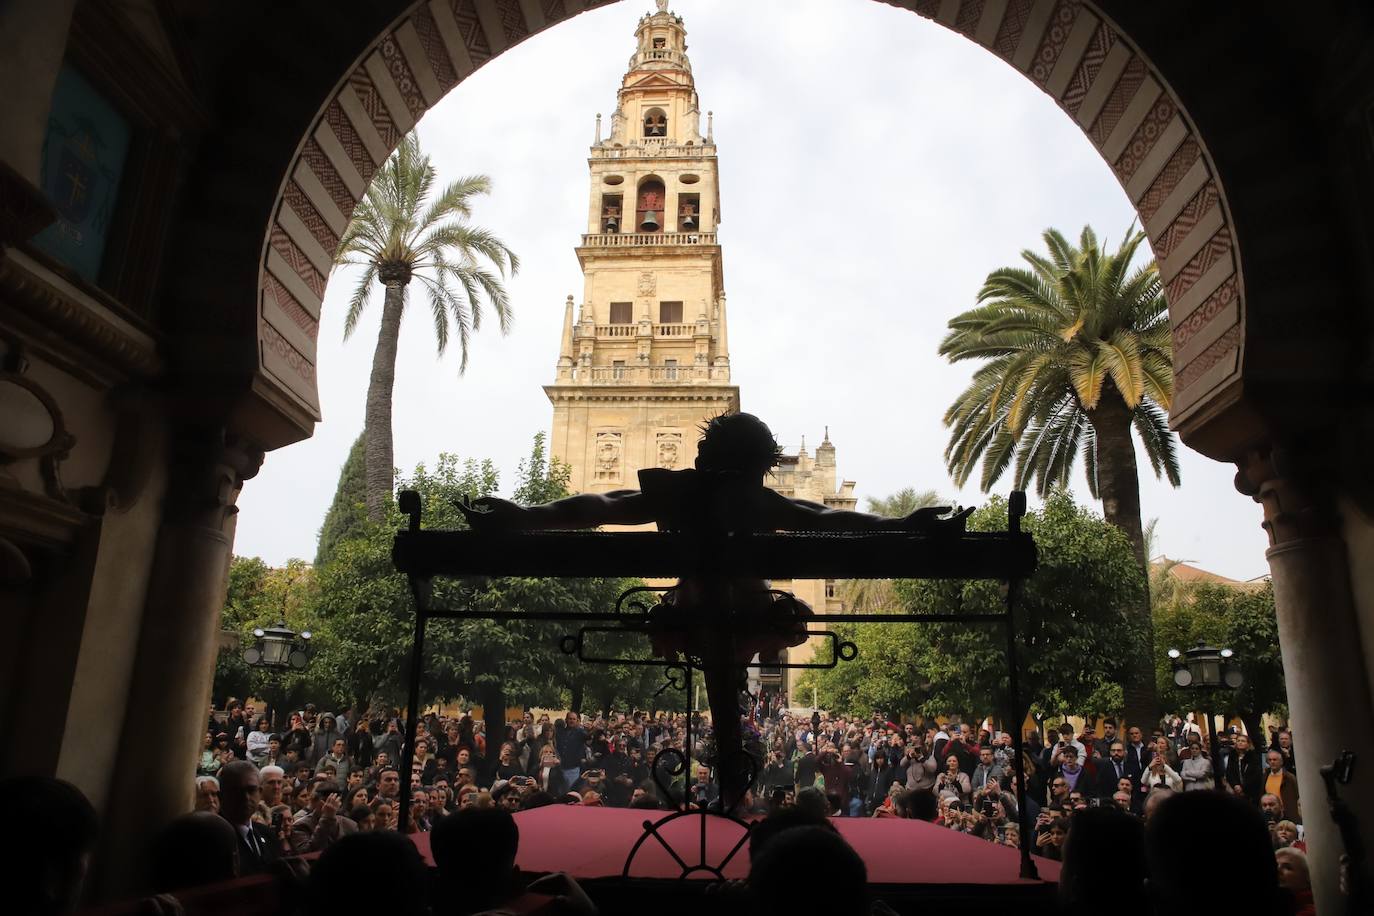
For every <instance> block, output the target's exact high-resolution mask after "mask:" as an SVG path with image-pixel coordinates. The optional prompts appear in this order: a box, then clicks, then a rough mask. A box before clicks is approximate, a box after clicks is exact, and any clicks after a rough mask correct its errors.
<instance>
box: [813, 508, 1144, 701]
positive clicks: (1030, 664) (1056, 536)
mask: <svg viewBox="0 0 1374 916" xmlns="http://www.w3.org/2000/svg"><path fill="white" fill-rule="evenodd" d="M1006 524H1007V504H1006V502H1005V500H1002V499H1000V498H996V497H994V498H993V499H992V500H990V501H989V503H988V505H986V506H984V507H983V508H981V509H979V510H978V511H977V512H975V513H974V514H973V515H972V516H971V517H970V519H969V528H970V530H973V531H996V530H1005V528H1006ZM1023 524H1024V527H1025V528H1026V530H1028V531H1030V532H1031V534H1032V535H1033V536H1034V537H1035V540H1036V544H1037V546H1038V548H1039V551H1040V567H1039V569H1037V570H1036V573H1035V575H1034V576H1032V577H1031V578H1030V579H1029V580H1028V581H1027V582H1026V584H1025V587H1024V590H1023V593H1022V595H1021V599H1020V603H1019V604H1020V612H1019V615H1018V617H1019V619H1018V633H1019V637H1020V638H1019V645H1020V671H1021V694H1022V699H1023V703H1024V704H1025V705H1026V707H1027V709H1034V710H1038V711H1040V712H1045V713H1061V712H1071V713H1075V714H1082V713H1096V712H1103V713H1105V712H1116V711H1118V710H1119V709H1120V707H1121V704H1122V695H1121V687H1120V685H1119V683H1117V681H1118V678H1119V675H1120V669H1121V663H1122V655H1123V653H1125V652H1128V651H1130V647H1131V645H1132V643H1131V641H1130V627H1131V625H1132V624H1131V621H1130V618H1129V616H1128V615H1127V614H1126V613H1124V612H1123V611H1122V610H1121V608H1123V607H1126V606H1128V605H1129V602H1130V601H1132V600H1136V599H1138V598H1139V589H1140V585H1139V584H1138V583H1139V581H1140V580H1139V577H1138V576H1136V575H1135V574H1134V570H1135V560H1134V556H1133V553H1132V551H1131V547H1130V544H1129V543H1128V542H1127V540H1126V538H1125V536H1124V535H1123V534H1122V533H1121V531H1120V530H1118V529H1117V528H1115V527H1113V526H1111V525H1109V524H1107V523H1106V522H1105V521H1103V520H1102V518H1101V517H1100V516H1098V515H1096V514H1095V513H1093V512H1092V511H1090V510H1088V509H1086V508H1084V507H1082V506H1079V505H1077V504H1076V503H1074V501H1073V498H1072V497H1071V496H1070V495H1069V494H1068V493H1067V492H1065V491H1062V490H1056V491H1053V492H1052V493H1051V494H1050V496H1049V497H1048V498H1047V499H1046V500H1045V503H1044V505H1043V506H1042V507H1041V508H1040V509H1039V510H1037V511H1034V512H1031V513H1029V514H1028V515H1027V516H1026V518H1025V520H1024V522H1023ZM895 593H896V596H897V598H898V600H899V601H900V604H901V608H900V609H901V610H903V611H910V612H912V613H947V612H951V611H960V612H964V613H990V612H995V611H997V610H999V609H1001V607H1002V602H1003V597H1002V591H1001V586H1000V584H999V583H996V582H983V581H943V580H899V581H898V582H897V583H896V587H895ZM836 629H837V631H839V632H840V633H841V636H842V637H843V638H848V639H853V640H854V641H855V643H856V644H857V645H858V647H859V654H858V657H857V658H856V659H854V660H853V661H850V662H842V663H840V665H839V666H837V667H836V668H834V669H831V670H828V671H814V672H807V675H806V676H805V677H803V679H802V682H801V695H802V696H803V697H807V694H808V692H809V691H810V689H811V687H813V686H814V687H815V688H816V691H817V696H818V699H819V700H820V703H821V705H822V706H825V707H827V708H831V709H835V710H839V711H843V712H847V713H852V714H855V715H866V714H868V713H869V712H872V711H873V710H874V709H880V710H883V711H886V712H889V713H894V714H895V713H902V712H921V713H926V714H932V715H933V714H946V713H951V712H961V713H964V714H965V715H980V714H983V713H993V714H1001V713H1002V712H1003V711H1004V709H1005V705H1004V698H1005V696H1006V690H1007V676H1006V671H1007V666H1006V641H1005V636H1004V633H1003V630H1002V629H1001V627H1000V625H997V624H973V623H917V624H841V625H839V626H837V627H836ZM1023 711H1024V710H1023Z"/></svg>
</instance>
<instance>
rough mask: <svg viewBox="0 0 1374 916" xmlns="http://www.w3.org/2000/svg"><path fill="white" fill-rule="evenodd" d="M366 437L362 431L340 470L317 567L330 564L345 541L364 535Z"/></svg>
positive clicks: (320, 539)
mask: <svg viewBox="0 0 1374 916" xmlns="http://www.w3.org/2000/svg"><path fill="white" fill-rule="evenodd" d="M363 436H364V434H363V433H359V434H358V438H357V439H355V440H354V441H353V447H352V448H350V449H349V450H348V458H347V459H346V460H345V461H344V464H343V468H342V469H340V471H339V485H338V487H336V488H335V490H334V502H333V503H332V504H331V505H330V507H329V511H328V512H326V513H325V516H324V522H323V524H321V525H320V537H319V543H318V546H317V547H316V550H315V565H316V566H323V565H324V564H325V563H327V562H328V561H329V558H330V556H331V555H332V554H333V553H334V549H335V548H336V547H337V546H338V545H339V544H340V543H341V542H342V541H346V540H348V539H349V538H353V537H358V536H360V535H361V534H362V533H363V531H364V529H365V528H366V526H367V507H366V505H365V504H366V500H367V470H366V460H365V457H364V448H363Z"/></svg>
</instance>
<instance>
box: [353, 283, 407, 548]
mask: <svg viewBox="0 0 1374 916" xmlns="http://www.w3.org/2000/svg"><path fill="white" fill-rule="evenodd" d="M404 308H405V283H404V282H402V281H400V280H391V281H389V282H387V284H386V298H385V300H384V301H383V303H382V326H381V328H380V329H379V330H378V331H377V349H376V350H374V351H373V354H372V378H371V380H370V381H368V383H367V414H366V419H365V421H364V423H365V425H364V427H363V436H364V439H365V446H364V462H365V464H366V468H367V478H366V479H367V517H368V518H369V519H370V520H371V521H373V522H380V521H382V520H383V519H384V518H386V513H387V509H388V507H389V506H390V505H391V499H392V489H393V488H394V486H395V483H396V460H395V454H394V450H393V448H392V442H391V395H392V389H393V388H394V387H395V385H396V347H397V343H398V342H399V340H400V336H401V312H402V311H403V310H404Z"/></svg>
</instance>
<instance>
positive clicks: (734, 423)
mask: <svg viewBox="0 0 1374 916" xmlns="http://www.w3.org/2000/svg"><path fill="white" fill-rule="evenodd" d="M781 455H782V449H781V448H779V447H778V440H777V439H776V438H774V436H773V431H772V430H771V429H769V428H768V424H766V423H764V422H763V421H762V420H760V419H759V418H758V417H756V416H754V415H753V414H751V413H727V414H721V415H719V416H716V417H712V418H711V419H710V420H709V421H707V423H706V425H705V426H703V427H702V430H701V441H700V442H699V443H697V461H696V467H697V470H698V471H735V472H737V473H740V474H746V475H748V476H751V477H753V476H757V477H758V478H759V479H760V480H762V479H763V476H764V475H765V474H767V473H768V472H769V471H771V470H772V469H773V468H775V467H777V464H778V459H779V457H780V456H781Z"/></svg>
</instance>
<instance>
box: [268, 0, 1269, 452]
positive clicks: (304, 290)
mask: <svg viewBox="0 0 1374 916" xmlns="http://www.w3.org/2000/svg"><path fill="white" fill-rule="evenodd" d="M605 2H607V0H601V2H596V0H588V2H584V3H578V2H577V0H421V2H418V3H415V4H414V5H412V6H411V7H410V8H409V9H408V10H407V11H405V12H404V13H403V14H402V15H401V16H400V17H398V18H397V19H396V20H395V21H394V22H393V23H392V24H391V25H390V26H389V27H387V28H386V29H385V30H384V31H383V32H382V33H381V34H380V35H379V36H378V37H377V38H376V40H375V41H374V42H373V43H372V44H371V45H370V46H369V47H368V48H367V49H366V50H365V51H364V52H363V53H362V54H361V55H360V57H359V58H358V60H357V62H356V64H355V66H354V67H353V68H352V69H351V70H350V71H349V72H348V73H346V74H345V75H344V76H343V77H342V78H341V79H339V81H338V82H337V84H336V85H335V86H334V88H333V90H332V91H331V92H330V94H329V96H328V98H327V100H326V101H325V103H324V104H323V105H322V106H321V107H320V109H319V111H318V113H317V114H316V116H315V118H314V121H313V123H312V124H311V125H310V128H309V130H308V131H307V132H306V134H305V137H304V138H303V139H302V141H301V143H300V146H299V147H298V149H297V150H296V153H295V155H294V157H293V159H292V161H291V163H290V166H289V167H288V169H287V170H286V174H285V176H284V178H283V180H282V184H281V188H280V191H279V193H278V198H277V201H276V203H275V204H274V206H273V208H272V217H271V223H270V225H269V227H268V229H267V237H266V239H265V241H264V244H263V248H262V251H263V257H262V262H261V264H260V271H259V283H258V299H259V309H258V321H257V326H258V348H257V349H258V353H259V354H260V358H261V365H260V370H261V372H262V374H263V375H265V376H266V377H268V378H269V379H270V380H271V381H272V382H274V383H275V384H277V385H280V386H283V387H284V388H285V389H286V392H285V393H287V394H288V396H289V398H290V399H291V400H293V401H296V402H297V403H300V404H302V405H304V406H306V407H307V408H308V411H309V414H310V416H311V418H312V419H317V418H318V416H319V411H318V400H317V398H316V396H315V390H314V360H315V352H314V350H315V347H314V340H315V335H316V333H317V332H318V323H319V313H320V306H321V302H322V300H323V297H324V288H325V282H326V280H327V278H328V274H329V266H330V254H331V252H332V251H333V248H334V246H335V245H336V244H337V241H338V237H339V235H340V233H341V232H342V231H343V227H344V226H345V225H346V223H347V221H348V217H349V215H350V214H351V213H352V210H353V207H354V206H355V205H356V203H357V201H358V199H359V198H360V197H361V195H362V194H363V192H364V190H365V189H366V187H367V183H368V181H369V180H370V178H371V177H372V175H373V173H374V172H375V171H376V169H377V168H378V167H379V166H380V164H381V163H382V162H383V161H384V160H385V159H386V157H387V156H388V155H389V154H390V153H391V151H392V150H393V149H394V148H395V147H396V145H397V144H398V143H399V142H400V138H401V137H402V136H403V135H404V134H405V133H406V132H407V131H409V130H410V129H411V128H412V127H413V126H414V125H415V122H416V121H417V120H418V119H419V118H420V117H421V116H422V115H423V114H424V112H425V111H426V110H428V109H429V108H430V107H431V106H433V105H434V104H435V103H437V102H438V101H439V99H440V98H441V97H442V96H443V95H444V94H445V93H447V92H448V91H449V90H450V89H452V88H453V87H454V86H456V85H457V84H458V83H459V82H461V81H462V79H463V78H464V77H466V76H467V75H468V74H470V73H471V72H472V71H473V70H475V69H476V68H477V67H480V66H481V65H482V64H484V63H486V62H487V61H489V60H491V59H492V58H494V57H496V56H497V55H499V54H500V53H501V52H502V51H504V50H505V49H507V48H509V47H510V46H512V45H514V44H516V43H518V42H520V41H522V40H524V39H525V38H527V37H529V36H530V35H532V34H534V33H536V32H539V31H542V30H543V29H545V28H547V27H549V26H551V25H553V24H554V23H556V22H558V21H560V20H562V19H565V18H567V17H569V16H570V15H575V14H576V13H578V12H581V11H583V9H590V8H593V7H596V6H602V5H605ZM884 2H889V3H890V5H893V6H898V7H901V8H905V9H910V10H912V11H913V12H915V13H916V14H918V15H920V16H923V17H925V18H927V19H931V20H934V21H935V22H937V23H939V24H941V25H943V26H946V27H948V28H950V29H951V30H953V31H955V32H958V33H959V34H961V35H963V36H964V37H966V38H968V39H969V40H971V41H974V42H975V43H977V44H979V45H981V46H983V47H984V48H986V49H987V50H988V51H989V52H991V53H993V54H995V55H997V56H998V57H1000V58H1002V59H1003V60H1005V61H1006V62H1007V63H1008V64H1010V65H1011V66H1012V67H1014V68H1016V69H1017V70H1018V71H1020V72H1021V73H1023V74H1024V75H1025V76H1026V77H1027V78H1028V79H1030V80H1031V81H1032V82H1033V83H1035V84H1036V85H1037V86H1039V87H1040V88H1041V89H1042V90H1043V91H1045V92H1046V93H1047V94H1048V95H1050V97H1051V98H1053V99H1054V100H1055V102H1056V103H1057V104H1058V105H1059V106H1060V108H1061V109H1063V110H1064V112H1065V113H1066V114H1067V115H1068V116H1069V117H1071V118H1073V119H1074V121H1075V122H1076V123H1077V124H1078V125H1079V127H1080V128H1082V130H1083V131H1084V133H1085V134H1086V135H1087V137H1088V139H1089V140H1090V141H1091V142H1092V144H1093V145H1094V147H1095V148H1096V149H1097V150H1098V152H1099V153H1100V154H1101V155H1102V157H1103V159H1104V160H1105V161H1106V162H1107V163H1108V165H1109V166H1110V167H1111V169H1112V170H1113V172H1115V174H1116V175H1117V177H1118V179H1119V180H1120V182H1121V185H1122V187H1123V188H1124V189H1125V191H1126V194H1127V196H1128V197H1129V198H1130V200H1131V202H1132V203H1133V205H1134V206H1135V207H1136V209H1137V211H1138V212H1139V214H1140V219H1141V225H1142V226H1143V227H1144V229H1145V231H1146V233H1147V235H1148V236H1149V239H1150V243H1151V245H1152V246H1153V248H1154V251H1155V254H1156V257H1157V258H1158V260H1159V264H1160V271H1161V275H1162V279H1163V281H1164V283H1165V289H1166V295H1167V298H1168V301H1169V303H1170V310H1171V313H1172V317H1173V326H1174V348H1175V349H1174V364H1175V370H1176V392H1175V400H1174V406H1173V411H1172V420H1173V422H1174V424H1175V425H1176V426H1177V425H1181V424H1186V422H1187V420H1188V418H1189V417H1190V416H1191V415H1193V414H1194V413H1195V412H1196V411H1197V408H1198V407H1199V406H1200V405H1202V404H1203V403H1204V402H1205V401H1206V396H1207V395H1208V394H1209V393H1212V392H1215V391H1217V390H1218V389H1221V388H1223V387H1225V386H1228V385H1229V384H1231V383H1234V382H1235V381H1237V379H1238V377H1239V373H1240V369H1241V356H1242V347H1243V342H1244V341H1243V328H1244V318H1245V289H1244V284H1243V283H1242V279H1241V271H1240V264H1239V252H1238V250H1237V246H1236V238H1235V233H1234V232H1233V230H1232V219H1231V216H1230V210H1229V204H1228V201H1227V199H1226V195H1225V193H1224V191H1223V188H1222V185H1221V182H1220V180H1219V178H1218V172H1217V168H1216V165H1215V163H1214V162H1213V161H1212V157H1211V155H1210V153H1209V151H1208V149H1207V145H1206V144H1205V143H1204V141H1203V139H1202V137H1201V136H1200V135H1199V131H1198V129H1197V128H1196V126H1195V125H1194V123H1193V122H1192V120H1191V119H1190V118H1189V116H1188V113H1187V111H1185V109H1184V106H1183V104H1182V102H1181V101H1180V99H1179V98H1178V97H1177V95H1176V94H1175V93H1174V92H1173V91H1172V90H1171V89H1170V87H1169V84H1168V81H1167V80H1166V79H1165V78H1164V77H1163V76H1162V75H1161V74H1160V73H1159V72H1158V70H1157V69H1156V68H1155V66H1153V65H1152V64H1151V62H1150V61H1149V60H1148V59H1147V58H1146V56H1145V55H1144V54H1143V53H1142V52H1141V51H1140V50H1139V49H1138V48H1137V47H1136V45H1135V44H1134V43H1133V42H1132V41H1131V40H1130V38H1129V37H1128V36H1127V35H1126V34H1125V33H1124V32H1123V30H1122V29H1121V28H1119V27H1118V26H1117V25H1115V24H1114V23H1113V22H1112V20H1111V19H1110V18H1109V17H1108V16H1107V15H1105V14H1104V13H1103V12H1102V10H1101V9H1100V8H1099V7H1098V5H1097V4H1096V3H1094V2H1090V0H907V2H894V0H884ZM579 7H580V8H579ZM303 432H304V433H305V434H308V430H303Z"/></svg>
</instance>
